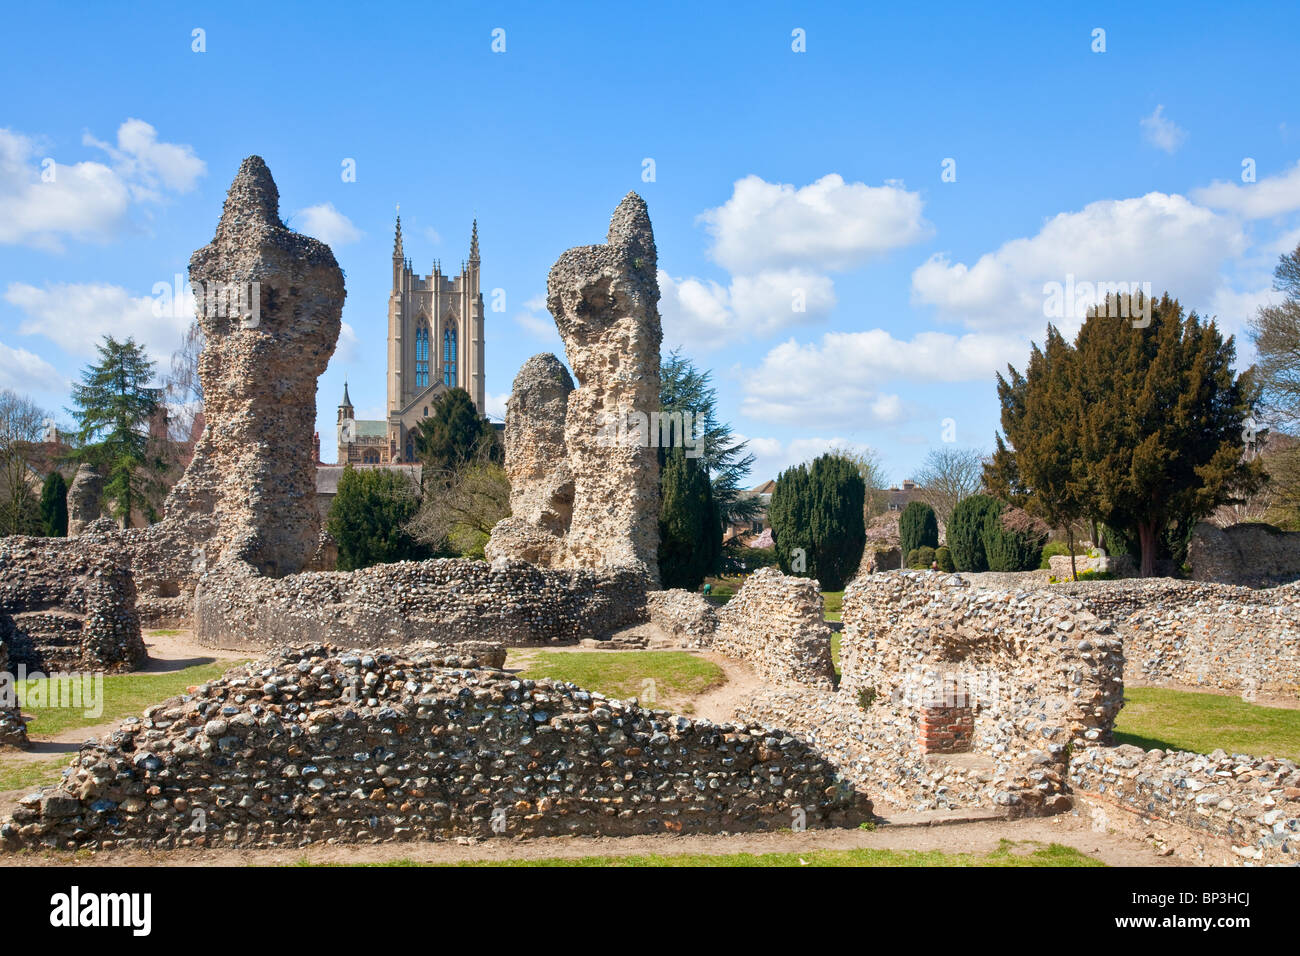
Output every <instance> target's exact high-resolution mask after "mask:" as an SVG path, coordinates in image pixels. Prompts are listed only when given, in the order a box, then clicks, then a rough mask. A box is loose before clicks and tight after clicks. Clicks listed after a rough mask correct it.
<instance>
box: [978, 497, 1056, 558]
mask: <svg viewBox="0 0 1300 956" xmlns="http://www.w3.org/2000/svg"><path fill="white" fill-rule="evenodd" d="M984 527H985V533H984V554H985V557H986V558H987V559H988V564H989V570H990V571H1032V570H1033V569H1034V568H1037V567H1038V563H1039V561H1040V560H1041V559H1042V554H1043V545H1044V544H1045V543H1046V542H1047V535H1048V527H1047V525H1045V524H1043V522H1041V521H1039V520H1038V519H1037V518H1035V517H1033V516H1032V515H1030V514H1028V513H1027V512H1025V511H1022V510H1021V509H1019V508H1007V509H1006V510H1005V511H1004V512H1002V514H1000V515H996V516H990V517H989V518H988V520H987V523H986V524H985V526H984Z"/></svg>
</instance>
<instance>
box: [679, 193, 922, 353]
mask: <svg viewBox="0 0 1300 956" xmlns="http://www.w3.org/2000/svg"><path fill="white" fill-rule="evenodd" d="M922 205H923V203H922V200H921V197H920V194H919V193H914V192H908V191H907V190H906V189H904V188H903V186H902V185H901V184H899V183H892V182H891V183H886V184H885V185H884V186H868V185H866V184H864V183H846V182H845V181H844V178H843V177H842V176H839V175H837V174H835V173H830V174H828V175H826V176H823V177H822V178H821V179H819V180H817V181H816V182H814V183H811V184H809V185H807V186H802V187H796V186H792V185H788V184H783V183H769V182H766V181H764V180H763V179H761V178H759V177H758V176H746V177H745V178H744V179H740V180H737V181H736V183H735V185H734V187H733V190H732V194H731V198H730V199H728V200H727V201H726V202H725V203H723V204H722V205H721V206H718V207H717V208H715V209H708V210H706V211H705V212H703V213H701V214H700V216H699V219H700V221H702V222H703V223H704V224H705V226H706V227H707V229H708V231H709V234H710V235H711V237H712V240H713V242H712V246H711V249H710V255H711V256H712V257H713V259H714V260H716V261H717V262H718V263H719V264H721V265H722V266H723V267H725V268H726V269H727V270H728V272H730V273H731V275H730V277H729V278H728V281H727V282H726V284H725V285H724V284H722V283H720V282H717V281H714V280H712V279H701V278H698V277H695V276H684V277H674V276H672V275H671V274H670V273H669V272H668V271H666V270H663V269H661V270H659V291H660V302H659V311H660V314H661V316H662V318H663V324H664V337H665V340H666V341H667V342H668V343H669V344H670V345H674V346H676V345H684V346H687V347H690V348H692V349H694V350H704V349H709V348H717V347H720V346H723V345H728V344H730V343H733V342H736V341H739V340H743V339H754V338H763V337H766V336H770V335H772V334H774V333H777V332H781V331H783V330H785V329H788V328H791V327H794V326H799V325H804V324H808V323H811V322H817V321H819V320H821V319H823V318H825V317H826V316H827V315H829V314H830V312H831V311H832V310H833V309H834V308H835V304H836V298H835V284H834V282H833V281H832V280H831V278H830V276H829V275H828V273H830V272H835V271H839V270H844V269H852V268H856V267H858V266H860V265H862V264H864V263H866V262H867V261H869V260H870V259H872V258H873V257H876V256H879V255H882V254H883V253H886V252H888V251H890V250H892V249H896V248H899V247H901V246H905V245H908V244H910V243H913V242H917V241H919V240H921V239H924V238H926V237H927V236H929V235H930V234H931V232H932V229H931V227H930V224H929V223H927V222H926V221H925V220H924V219H923V218H922V216H921V207H922Z"/></svg>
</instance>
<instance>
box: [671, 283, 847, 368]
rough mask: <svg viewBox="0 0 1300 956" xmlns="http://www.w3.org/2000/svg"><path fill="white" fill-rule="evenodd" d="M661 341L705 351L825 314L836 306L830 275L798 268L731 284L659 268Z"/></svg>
mask: <svg viewBox="0 0 1300 956" xmlns="http://www.w3.org/2000/svg"><path fill="white" fill-rule="evenodd" d="M659 295H660V298H659V313H660V317H661V318H662V320H663V327H664V341H665V342H666V343H668V344H669V345H670V346H677V345H684V346H688V347H690V348H692V349H695V350H706V349H710V348H717V347H720V346H723V345H727V344H729V343H731V342H734V341H737V340H740V339H743V338H756V337H763V336H767V335H771V334H773V333H774V332H780V331H782V330H783V329H786V328H789V327H790V326H792V325H802V324H806V323H809V322H815V321H818V320H820V319H822V318H825V317H826V316H827V315H828V314H829V313H830V311H831V310H832V309H833V308H834V307H835V284H834V283H833V282H832V281H831V280H830V278H829V277H828V276H824V275H817V274H816V273H811V272H802V271H799V270H788V271H784V272H781V271H771V272H762V273H758V274H757V275H749V276H736V277H735V278H733V279H732V280H731V284H730V285H729V286H726V287H724V286H721V285H719V284H718V283H717V282H714V281H712V280H705V279H696V278H683V279H675V278H673V277H672V276H671V275H669V274H668V273H667V272H665V271H664V270H662V269H660V270H659Z"/></svg>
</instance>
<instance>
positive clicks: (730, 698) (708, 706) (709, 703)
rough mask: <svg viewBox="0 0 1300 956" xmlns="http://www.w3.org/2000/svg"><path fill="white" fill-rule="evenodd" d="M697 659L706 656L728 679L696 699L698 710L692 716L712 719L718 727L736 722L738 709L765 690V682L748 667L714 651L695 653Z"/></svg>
mask: <svg viewBox="0 0 1300 956" xmlns="http://www.w3.org/2000/svg"><path fill="white" fill-rule="evenodd" d="M691 653H693V654H695V655H696V656H697V657H703V658H704V659H705V660H706V661H711V662H712V663H714V664H716V665H717V666H718V667H720V668H721V669H722V673H723V674H724V675H726V680H725V681H724V682H723V683H721V684H719V685H717V686H716V687H711V688H709V689H708V690H706V691H705V692H704V693H703V694H701V695H700V696H699V697H696V698H695V710H694V712H693V713H692V715H691V716H693V717H702V718H704V719H705V720H711V721H713V722H714V723H715V724H725V723H729V722H731V721H734V720H735V719H736V707H737V705H738V704H740V702H741V701H743V700H744V699H745V698H747V697H749V695H750V694H753V693H755V692H756V691H758V690H760V689H762V687H763V681H762V680H761V679H760V678H759V677H758V675H757V674H755V673H754V671H753V669H752V668H751V667H750V666H749V665H748V664H743V663H741V662H740V661H737V660H735V659H734V658H730V657H723V656H722V655H721V654H717V653H714V652H713V651H692V652H691Z"/></svg>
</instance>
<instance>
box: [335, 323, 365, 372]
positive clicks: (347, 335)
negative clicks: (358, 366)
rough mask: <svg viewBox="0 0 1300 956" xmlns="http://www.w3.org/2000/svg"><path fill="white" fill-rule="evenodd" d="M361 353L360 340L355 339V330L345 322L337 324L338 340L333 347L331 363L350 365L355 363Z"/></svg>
mask: <svg viewBox="0 0 1300 956" xmlns="http://www.w3.org/2000/svg"><path fill="white" fill-rule="evenodd" d="M360 352H361V340H360V339H359V338H357V330H356V329H354V328H353V327H352V326H351V325H350V324H349V323H347V322H340V323H339V340H338V344H337V345H335V346H334V355H333V357H332V358H331V361H332V362H333V361H337V362H340V363H345V364H346V363H352V362H355V361H357V358H358V357H359V355H360Z"/></svg>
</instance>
